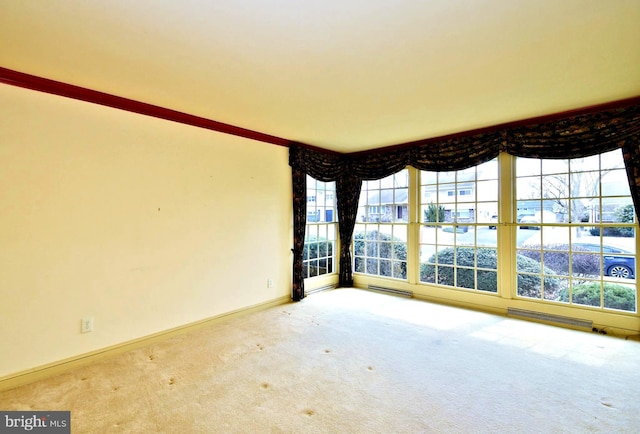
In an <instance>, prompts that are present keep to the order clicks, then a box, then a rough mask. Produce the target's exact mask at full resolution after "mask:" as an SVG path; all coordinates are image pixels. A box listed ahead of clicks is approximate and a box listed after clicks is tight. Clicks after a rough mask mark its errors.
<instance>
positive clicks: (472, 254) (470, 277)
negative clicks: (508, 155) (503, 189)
mask: <svg viewBox="0 0 640 434" xmlns="http://www.w3.org/2000/svg"><path fill="white" fill-rule="evenodd" d="M420 189H421V192H422V193H421V198H422V203H421V204H420V206H421V219H422V222H423V226H422V227H421V230H420V281H421V282H423V283H432V284H438V285H445V286H451V287H456V288H463V289H468V290H479V291H485V292H487V293H495V292H497V290H498V289H497V273H496V271H495V270H497V249H496V246H497V230H496V228H497V225H498V161H497V159H494V160H491V161H489V162H487V163H484V164H481V165H479V166H474V167H470V168H468V169H464V170H459V171H454V172H441V173H439V174H438V176H433V173H430V172H424V171H423V172H420ZM436 192H437V194H435V193H436Z"/></svg>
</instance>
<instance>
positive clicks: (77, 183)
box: [0, 86, 291, 377]
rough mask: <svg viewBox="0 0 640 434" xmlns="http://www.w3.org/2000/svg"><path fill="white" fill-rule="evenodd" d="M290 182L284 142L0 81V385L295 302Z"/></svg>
mask: <svg viewBox="0 0 640 434" xmlns="http://www.w3.org/2000/svg"><path fill="white" fill-rule="evenodd" d="M290 173H291V172H290V169H289V166H288V150H287V149H286V148H283V147H277V146H273V145H268V144H264V143H259V142H255V141H251V140H246V139H241V138H237V137H233V136H229V135H225V134H219V133H215V132H212V131H207V130H202V129H198V128H194V127H189V126H186V125H180V124H176V123H172V122H168V121H163V120H159V119H153V118H149V117H144V116H139V115H135V114H131V113H127V112H123V111H119V110H115V109H110V108H106V107H102V106H98V105H93V104H88V103H83V102H79V101H74V100H70V99H66V98H61V97H57V96H51V95H47V94H43V93H38V92H33V91H29V90H24V89H20V88H14V87H11V86H0V209H1V211H0V342H2V345H0V377H2V376H7V375H10V374H13V373H16V372H20V371H24V370H27V369H30V368H33V367H37V366H40V365H43V364H47V363H52V362H55V361H58V360H62V359H64V358H68V357H73V356H76V355H79V354H84V353H87V352H90V351H93V350H96V349H100V348H105V347H107V346H111V345H115V344H118V343H122V342H126V341H128V340H132V339H136V338H139V337H143V336H146V335H149V334H152V333H156V332H160V331H163V330H167V329H170V328H173V327H177V326H180V325H184V324H188V323H191V322H194V321H198V320H202V319H206V318H209V317H212V316H216V315H219V314H222V313H226V312H230V311H233V310H237V309H241V308H243V307H247V306H251V305H255V304H258V303H262V302H266V301H270V300H274V299H277V298H279V297H283V296H286V295H288V294H289V292H290V286H291V282H290V264H291V253H290V247H291V176H290ZM267 279H273V281H274V283H275V285H274V287H273V288H267ZM84 316H92V317H93V318H94V321H95V331H94V332H93V333H85V334H81V333H80V319H81V318H82V317H84Z"/></svg>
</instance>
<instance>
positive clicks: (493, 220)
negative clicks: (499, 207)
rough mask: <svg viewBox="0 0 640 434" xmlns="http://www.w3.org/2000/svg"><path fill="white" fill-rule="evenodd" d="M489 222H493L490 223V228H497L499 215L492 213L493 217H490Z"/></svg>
mask: <svg viewBox="0 0 640 434" xmlns="http://www.w3.org/2000/svg"><path fill="white" fill-rule="evenodd" d="M489 223H492V224H490V225H489V229H495V228H496V225H497V224H498V216H497V215H492V216H491V218H490V219H489Z"/></svg>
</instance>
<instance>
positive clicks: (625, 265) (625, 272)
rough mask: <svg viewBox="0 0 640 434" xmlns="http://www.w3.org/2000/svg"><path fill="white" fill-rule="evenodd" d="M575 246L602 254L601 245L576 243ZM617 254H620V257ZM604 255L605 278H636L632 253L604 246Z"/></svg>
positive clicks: (634, 260)
mask: <svg viewBox="0 0 640 434" xmlns="http://www.w3.org/2000/svg"><path fill="white" fill-rule="evenodd" d="M573 245H574V246H575V247H578V248H583V249H585V250H589V251H592V252H600V245H599V244H582V243H574V244H573ZM615 253H618V255H616V254H615ZM602 254H603V260H604V275H605V276H610V277H619V278H623V279H633V278H635V277H636V259H635V257H634V255H633V253H632V252H628V251H626V250H623V249H619V248H617V247H611V246H602ZM625 255H629V256H625Z"/></svg>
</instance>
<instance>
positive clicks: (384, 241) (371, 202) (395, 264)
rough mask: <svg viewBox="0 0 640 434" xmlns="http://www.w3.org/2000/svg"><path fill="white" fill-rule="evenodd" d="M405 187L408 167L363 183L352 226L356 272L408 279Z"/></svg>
mask: <svg viewBox="0 0 640 434" xmlns="http://www.w3.org/2000/svg"><path fill="white" fill-rule="evenodd" d="M408 186H409V171H408V170H402V171H400V172H398V173H396V174H394V175H391V176H388V177H386V178H383V179H380V180H377V181H366V182H363V185H362V190H361V193H360V201H359V208H358V216H357V222H359V224H357V225H356V227H355V229H354V242H353V243H354V270H355V272H357V273H365V274H371V275H376V276H383V277H389V278H396V279H406V278H407V223H408V221H409V188H408ZM423 193H424V192H423ZM434 193H435V190H434Z"/></svg>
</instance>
